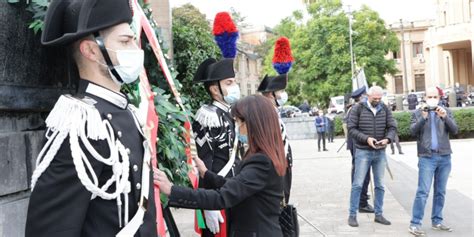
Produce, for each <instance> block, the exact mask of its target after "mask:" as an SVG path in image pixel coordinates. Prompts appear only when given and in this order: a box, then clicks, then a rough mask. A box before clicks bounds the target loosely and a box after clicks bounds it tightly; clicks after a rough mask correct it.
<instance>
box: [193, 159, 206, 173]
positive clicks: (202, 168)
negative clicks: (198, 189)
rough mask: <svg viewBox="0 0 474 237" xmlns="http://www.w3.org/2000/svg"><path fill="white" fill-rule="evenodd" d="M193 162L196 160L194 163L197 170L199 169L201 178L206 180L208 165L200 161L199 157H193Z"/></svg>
mask: <svg viewBox="0 0 474 237" xmlns="http://www.w3.org/2000/svg"><path fill="white" fill-rule="evenodd" d="M193 160H194V163H195V164H196V168H197V169H198V171H199V176H200V177H201V178H204V174H205V173H206V171H207V167H206V165H205V164H204V162H203V161H202V160H201V159H199V157H197V156H195V157H193Z"/></svg>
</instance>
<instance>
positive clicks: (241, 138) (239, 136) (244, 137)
mask: <svg viewBox="0 0 474 237" xmlns="http://www.w3.org/2000/svg"><path fill="white" fill-rule="evenodd" d="M240 126H242V124H237V129H236V130H235V132H236V133H237V139H239V141H240V142H241V143H243V144H247V143H248V142H249V141H248V137H247V135H242V134H240Z"/></svg>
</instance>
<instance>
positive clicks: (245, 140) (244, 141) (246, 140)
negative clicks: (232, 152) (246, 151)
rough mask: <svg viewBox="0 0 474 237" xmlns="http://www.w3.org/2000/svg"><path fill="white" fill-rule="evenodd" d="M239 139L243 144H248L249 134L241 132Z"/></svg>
mask: <svg viewBox="0 0 474 237" xmlns="http://www.w3.org/2000/svg"><path fill="white" fill-rule="evenodd" d="M238 139H239V141H240V142H241V143H243V144H247V143H248V142H249V141H248V138H247V135H242V134H239V136H238Z"/></svg>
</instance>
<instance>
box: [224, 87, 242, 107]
mask: <svg viewBox="0 0 474 237" xmlns="http://www.w3.org/2000/svg"><path fill="white" fill-rule="evenodd" d="M239 99H240V87H239V86H238V85H234V86H231V87H227V95H225V96H224V101H225V102H226V103H227V104H230V105H232V104H234V103H235V102H237V101H238V100H239Z"/></svg>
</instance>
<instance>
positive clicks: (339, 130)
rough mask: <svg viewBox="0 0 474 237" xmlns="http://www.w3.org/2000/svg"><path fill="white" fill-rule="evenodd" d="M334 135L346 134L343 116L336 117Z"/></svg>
mask: <svg viewBox="0 0 474 237" xmlns="http://www.w3.org/2000/svg"><path fill="white" fill-rule="evenodd" d="M334 135H335V136H338V135H344V130H343V129H342V116H336V117H334Z"/></svg>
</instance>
